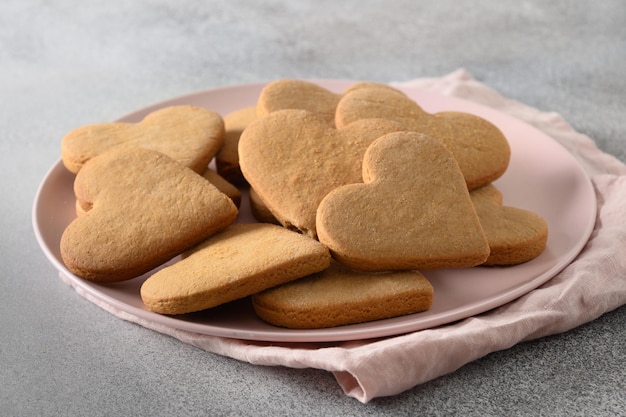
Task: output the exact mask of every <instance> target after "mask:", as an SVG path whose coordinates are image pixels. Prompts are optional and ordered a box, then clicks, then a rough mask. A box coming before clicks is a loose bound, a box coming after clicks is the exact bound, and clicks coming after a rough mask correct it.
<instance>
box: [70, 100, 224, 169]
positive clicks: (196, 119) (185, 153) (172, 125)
mask: <svg viewBox="0 0 626 417" xmlns="http://www.w3.org/2000/svg"><path fill="white" fill-rule="evenodd" d="M223 141H224V122H223V121H222V117H221V116H220V115H219V114H217V113H215V112H213V111H211V110H208V109H204V108H201V107H196V106H172V107H166V108H163V109H159V110H155V111H154V112H152V113H150V114H148V115H147V116H146V117H145V118H144V119H143V120H142V121H141V122H139V123H122V122H112V123H98V124H92V125H87V126H81V127H78V128H76V129H74V130H72V131H70V132H69V133H68V134H67V135H65V136H64V137H63V140H62V142H61V157H62V160H63V164H64V165H65V167H66V168H67V169H68V170H69V171H71V172H73V173H77V172H78V171H80V169H81V168H82V166H83V164H85V162H87V161H88V160H90V159H91V158H93V157H95V156H97V155H99V154H101V153H103V152H105V151H107V150H110V149H112V148H126V149H135V148H144V149H152V150H155V151H158V152H161V153H163V154H165V155H167V156H169V157H171V158H172V159H175V160H176V161H178V162H180V163H182V164H183V165H185V166H187V167H188V168H191V169H192V170H194V171H195V172H197V173H200V174H201V173H203V172H204V170H205V169H206V167H207V166H208V164H209V161H210V160H211V159H212V158H213V156H215V154H216V153H217V151H218V150H219V149H220V148H221V146H222V143H223Z"/></svg>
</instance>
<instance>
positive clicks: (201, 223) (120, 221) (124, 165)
mask: <svg viewBox="0 0 626 417" xmlns="http://www.w3.org/2000/svg"><path fill="white" fill-rule="evenodd" d="M74 191H75V194H76V198H77V200H78V201H79V206H80V208H81V209H82V212H83V213H82V214H81V215H80V216H79V217H77V218H76V219H75V220H73V221H72V222H71V223H70V224H69V225H68V226H67V228H66V229H65V231H64V232H63V235H62V237H61V243H60V245H61V256H62V258H63V262H64V263H65V265H66V266H67V267H68V269H69V270H70V271H71V272H73V273H74V274H76V275H78V276H80V277H83V278H86V279H89V280H93V281H122V280H126V279H130V278H133V277H136V276H139V275H141V274H143V273H145V272H148V271H150V270H151V269H153V268H155V267H157V266H159V265H161V264H163V263H164V262H166V261H168V260H169V259H171V258H173V257H174V256H176V255H178V254H179V253H181V252H183V251H184V250H186V249H188V248H189V247H191V246H192V245H195V244H196V243H198V242H199V241H201V240H203V239H205V238H207V237H208V236H210V235H212V234H214V233H216V232H218V231H220V230H222V229H224V228H225V227H227V226H228V225H230V224H231V223H233V222H234V221H235V219H236V216H237V208H236V207H235V205H234V204H233V202H232V201H231V200H230V199H229V198H228V197H227V196H226V195H225V194H223V193H222V192H220V191H218V190H217V188H215V187H214V186H213V185H211V184H210V183H209V182H208V181H207V180H206V179H204V178H202V176H200V175H198V174H196V173H195V172H193V171H192V170H190V169H189V168H186V167H185V166H183V165H182V164H180V163H178V162H176V161H174V160H172V159H171V158H170V157H168V156H165V155H163V154H161V153H159V152H155V151H152V150H147V149H142V148H137V149H128V148H119V149H114V150H110V151H108V152H105V153H102V154H101V155H99V156H97V157H94V158H92V159H91V160H89V161H88V162H87V163H86V164H85V165H84V166H83V168H82V169H81V170H80V172H79V173H78V174H77V176H76V180H75V183H74Z"/></svg>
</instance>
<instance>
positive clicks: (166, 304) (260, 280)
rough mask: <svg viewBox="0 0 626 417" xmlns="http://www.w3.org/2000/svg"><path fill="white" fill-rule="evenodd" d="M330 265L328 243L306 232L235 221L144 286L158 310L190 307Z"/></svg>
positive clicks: (213, 303)
mask: <svg viewBox="0 0 626 417" xmlns="http://www.w3.org/2000/svg"><path fill="white" fill-rule="evenodd" d="M329 265H330V254H329V253H328V249H326V248H325V247H324V245H322V244H321V243H319V242H318V241H316V240H313V239H311V238H309V237H307V236H303V235H300V234H298V233H294V232H291V231H289V230H287V229H285V228H283V227H280V226H276V225H271V224H264V223H249V224H235V225H232V226H231V227H229V228H228V229H226V230H224V231H223V232H222V233H219V234H217V235H215V236H213V237H211V238H209V239H208V240H206V241H205V242H203V243H202V244H200V245H198V246H197V247H195V248H194V249H192V250H191V251H189V252H188V253H186V254H185V255H184V257H183V259H182V260H180V261H178V262H177V263H175V264H173V265H171V266H168V267H166V268H163V269H161V270H160V271H159V272H157V273H155V274H154V275H152V276H151V277H149V278H148V279H147V280H146V281H145V282H144V283H143V285H142V287H141V298H142V300H143V302H144V303H145V305H146V307H148V309H150V310H152V311H154V312H157V313H162V314H183V313H190V312H194V311H200V310H204V309H207V308H211V307H215V306H218V305H220V304H224V303H227V302H229V301H233V300H236V299H239V298H243V297H246V296H248V295H251V294H254V293H257V292H260V291H263V290H265V289H267V288H270V287H273V286H276V285H279V284H283V283H285V282H288V281H291V280H294V279H297V278H301V277H304V276H307V275H309V274H312V273H315V272H319V271H322V270H324V269H326V268H327V267H328V266H329Z"/></svg>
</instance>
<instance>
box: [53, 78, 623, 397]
mask: <svg viewBox="0 0 626 417" xmlns="http://www.w3.org/2000/svg"><path fill="white" fill-rule="evenodd" d="M395 85H402V86H415V87H419V88H421V89H425V90H430V91H434V92H439V93H442V94H446V95H451V96H456V97H462V98H464V99H467V100H470V101H474V102H478V103H480V104H483V105H486V106H490V107H493V108H495V109H497V110H499V111H501V112H503V113H507V114H510V115H512V116H514V117H516V118H518V119H521V120H523V121H525V122H527V123H529V124H531V125H533V126H535V127H536V128H538V129H540V130H542V131H543V132H545V133H546V134H548V135H549V136H551V137H553V138H554V139H555V140H557V141H558V142H560V143H561V144H562V145H563V146H564V147H565V148H566V149H568V150H569V151H570V152H571V153H572V154H573V155H574V156H575V157H576V158H577V159H578V161H579V162H580V163H581V165H582V166H583V167H584V169H585V171H586V172H587V173H588V174H589V176H590V177H591V179H592V183H593V185H594V188H595V192H596V195H597V202H598V213H597V221H596V226H595V230H594V231H593V233H592V235H591V237H590V239H589V241H588V243H587V245H586V246H585V248H584V249H583V251H582V252H581V253H580V255H579V256H578V257H577V258H576V259H575V260H574V261H573V262H572V263H571V264H570V265H569V266H568V267H566V268H565V269H564V270H563V271H562V272H561V273H559V274H558V275H557V276H555V277H554V278H552V279H551V280H549V281H548V282H547V283H545V284H544V285H542V286H541V287H539V288H537V289H535V290H533V291H531V292H530V293H528V294H526V295H524V296H522V297H520V298H519V299H517V300H514V301H512V302H510V303H508V304H506V305H504V306H502V307H499V308H496V309H494V310H491V311H488V312H486V313H483V314H480V315H477V316H474V317H470V318H467V319H465V320H462V321H459V322H455V323H453V324H450V325H445V326H440V327H436V328H433V329H427V330H421V331H417V332H414V333H410V334H405V335H401V336H395V337H387V338H382V339H375V340H364V341H350V342H337V343H332V344H329V343H323V344H322V343H320V344H316V343H301V344H293V343H290V344H280V343H269V342H251V341H245V340H237V339H229V338H223V337H216V336H208V335H203V334H197V333H192V332H188V331H183V330H178V329H173V328H169V327H165V326H163V325H160V324H155V323H151V322H147V321H145V320H143V319H141V318H139V317H136V316H134V315H131V314H128V313H126V312H123V311H119V310H117V309H115V308H113V307H111V306H110V305H107V304H104V303H102V302H100V301H98V300H97V299H95V298H93V297H92V296H90V295H89V294H87V293H85V292H84V291H82V290H80V288H77V287H75V288H76V290H77V291H78V292H79V293H80V294H81V295H83V296H84V297H86V298H88V299H89V300H91V301H92V302H94V303H96V304H97V305H99V306H101V307H102V308H103V309H105V310H107V311H109V312H110V313H112V314H114V315H116V316H118V317H120V318H122V319H124V320H128V321H131V322H134V323H138V324H140V325H142V326H145V327H147V328H150V329H153V330H155V331H158V332H160V333H163V334H167V335H170V336H172V337H175V338H177V339H179V340H181V341H183V342H184V343H188V344H191V345H194V346H197V347H200V348H202V349H204V350H206V351H208V352H212V353H216V354H220V355H225V356H229V357H232V358H235V359H238V360H242V361H247V362H250V363H252V364H258V365H282V366H288V367H293V368H318V369H324V370H327V371H329V372H332V373H333V375H334V376H335V378H336V379H337V382H338V383H339V385H340V386H341V388H342V389H343V390H344V392H345V393H346V394H347V395H349V396H351V397H354V398H356V399H358V400H359V401H361V402H363V403H366V402H368V401H370V400H371V399H373V398H376V397H382V396H391V395H395V394H399V393H401V392H403V391H405V390H407V389H410V388H412V387H414V386H416V385H418V384H421V383H424V382H426V381H429V380H431V379H434V378H436V377H438V376H441V375H444V374H447V373H450V372H453V371H455V370H456V369H458V368H460V367H461V366H463V365H465V364H467V363H469V362H471V361H473V360H475V359H478V358H480V357H482V356H485V355H487V354H489V353H491V352H495V351H498V350H502V349H507V348H509V347H511V346H513V345H515V344H516V343H518V342H521V341H526V340H531V339H535V338H539V337H543V336H547V335H551V334H556V333H560V332H564V331H567V330H569V329H572V328H574V327H576V326H579V325H581V324H583V323H586V322H589V321H591V320H593V319H595V318H597V317H599V316H600V315H602V314H603V313H606V312H608V311H611V310H613V309H615V308H617V307H619V306H621V305H623V304H626V258H625V257H624V256H623V255H622V252H623V249H624V246H625V245H626V165H624V164H622V163H621V162H620V161H619V160H617V159H616V158H614V157H612V156H611V155H608V154H606V153H603V152H602V151H600V150H599V149H598V148H597V147H596V145H595V144H594V142H593V140H592V139H590V138H589V137H587V136H585V135H583V134H580V133H578V132H576V131H575V130H574V129H573V128H572V127H570V126H569V125H568V124H567V123H566V122H565V121H564V120H563V118H562V117H560V116H559V115H558V114H555V113H545V112H541V111H539V110H537V109H534V108H531V107H528V106H525V105H523V104H520V103H518V102H516V101H513V100H510V99H507V98H505V97H503V96H501V95H500V94H498V93H497V92H496V91H494V90H492V89H490V88H488V87H486V86H485V85H483V84H481V83H480V82H478V81H476V80H475V79H473V78H472V77H471V76H470V75H469V74H468V73H467V72H466V71H464V70H462V69H461V70H457V71H455V72H453V73H451V74H448V75H447V76H444V77H442V78H422V79H416V80H413V81H410V82H407V83H396V84H395ZM62 278H63V277H62ZM64 280H65V281H66V282H68V283H70V284H71V282H70V281H68V280H67V279H64Z"/></svg>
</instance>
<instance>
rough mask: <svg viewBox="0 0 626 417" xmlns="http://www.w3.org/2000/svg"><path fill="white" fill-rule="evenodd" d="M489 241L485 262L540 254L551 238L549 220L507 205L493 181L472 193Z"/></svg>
mask: <svg viewBox="0 0 626 417" xmlns="http://www.w3.org/2000/svg"><path fill="white" fill-rule="evenodd" d="M470 197H471V199H472V203H474V207H475V208H476V213H477V214H478V219H479V220H480V224H481V226H482V228H483V231H484V232H485V236H486V237H487V242H489V249H490V254H489V257H488V258H487V260H486V261H485V263H484V264H485V265H517V264H520V263H523V262H527V261H530V260H531V259H534V258H536V257H537V256H539V255H540V254H541V253H542V252H543V251H544V249H545V247H546V243H547V240H548V223H547V222H546V220H545V219H544V218H543V217H541V216H540V215H539V214H537V213H534V212H532V211H529V210H524V209H521V208H517V207H511V206H505V205H503V203H502V193H500V191H499V190H498V189H497V188H496V187H495V186H494V185H492V184H490V185H486V186H484V187H481V188H478V189H476V190H474V191H472V192H471V193H470Z"/></svg>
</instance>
